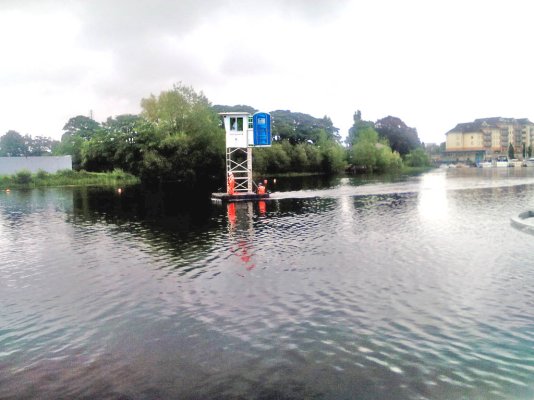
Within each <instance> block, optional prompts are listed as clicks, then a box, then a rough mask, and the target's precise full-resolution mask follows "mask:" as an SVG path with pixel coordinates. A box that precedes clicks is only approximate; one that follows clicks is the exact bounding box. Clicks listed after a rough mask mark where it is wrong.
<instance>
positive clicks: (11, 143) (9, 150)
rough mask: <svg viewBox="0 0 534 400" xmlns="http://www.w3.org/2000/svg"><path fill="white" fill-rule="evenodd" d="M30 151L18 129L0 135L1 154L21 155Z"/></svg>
mask: <svg viewBox="0 0 534 400" xmlns="http://www.w3.org/2000/svg"><path fill="white" fill-rule="evenodd" d="M27 153H28V147H27V146H26V142H25V140H24V138H23V137H22V135H21V134H20V133H18V132H17V131H13V130H10V131H8V132H7V133H6V134H5V135H4V136H2V137H0V156H2V157H21V156H25V155H27Z"/></svg>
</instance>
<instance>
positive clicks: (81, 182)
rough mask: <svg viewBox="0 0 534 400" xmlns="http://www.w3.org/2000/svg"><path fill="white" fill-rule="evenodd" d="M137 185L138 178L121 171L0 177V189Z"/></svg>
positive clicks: (65, 172) (66, 171)
mask: <svg viewBox="0 0 534 400" xmlns="http://www.w3.org/2000/svg"><path fill="white" fill-rule="evenodd" d="M136 183H139V178H137V177H135V176H133V175H131V174H128V173H126V172H124V171H122V170H114V171H112V172H87V171H83V170H82V171H72V170H67V169H66V170H61V171H58V172H57V173H55V174H50V173H48V172H45V171H39V172H37V173H35V174H32V173H30V172H29V171H19V172H17V173H16V174H14V175H0V189H23V188H37V187H46V186H119V185H120V186H126V185H133V184H136Z"/></svg>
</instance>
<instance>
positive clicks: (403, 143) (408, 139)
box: [375, 116, 421, 155]
mask: <svg viewBox="0 0 534 400" xmlns="http://www.w3.org/2000/svg"><path fill="white" fill-rule="evenodd" d="M375 129H376V131H377V132H378V133H379V135H380V137H382V138H384V139H387V141H388V143H389V145H390V147H391V149H392V150H394V151H397V152H399V153H400V154H401V155H404V154H408V153H409V152H410V150H414V149H416V148H418V147H419V146H420V145H421V142H420V141H419V136H418V135H417V130H416V129H415V128H410V127H409V126H407V125H406V124H405V123H404V122H403V121H402V120H401V119H400V118H397V117H392V116H388V117H385V118H382V119H379V120H378V121H376V123H375Z"/></svg>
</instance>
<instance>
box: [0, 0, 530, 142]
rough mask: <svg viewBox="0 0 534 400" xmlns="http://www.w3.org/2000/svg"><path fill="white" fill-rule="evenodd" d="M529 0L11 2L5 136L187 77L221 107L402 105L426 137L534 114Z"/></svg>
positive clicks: (5, 16)
mask: <svg viewBox="0 0 534 400" xmlns="http://www.w3.org/2000/svg"><path fill="white" fill-rule="evenodd" d="M530 3H531V2H530V1H529V0H524V1H520V0H502V1H493V0H485V1H482V0H480V1H479V0H461V1H460V0H446V1H445V0H434V1H428V0H403V1H399V0H369V1H358V0H330V1H329V0H271V1H257V0H248V1H245V0H178V1H171V0H61V1H60V0H0V50H1V58H0V135H2V134H4V133H5V132H7V131H8V130H10V129H13V130H16V131H18V132H20V133H21V134H26V133H28V134H31V135H32V136H37V135H44V136H51V137H53V138H60V136H61V134H62V127H63V126H64V124H65V123H66V122H67V120H68V119H69V118H70V117H73V116H76V115H79V114H82V115H87V116H88V115H89V113H90V111H91V110H92V112H93V116H94V118H95V119H96V120H97V121H104V120H105V119H106V118H107V117H108V116H116V115H119V114H124V113H138V112H139V111H140V106H139V104H140V101H141V99H142V98H144V97H148V96H149V95H150V94H155V95H157V94H159V93H160V92H161V91H162V90H168V89H171V88H172V85H173V83H177V82H182V83H183V84H185V85H190V86H193V88H194V89H195V90H197V91H202V92H204V94H205V95H206V96H207V97H208V99H209V100H210V101H211V102H212V103H213V104H228V105H233V104H247V105H251V106H253V107H255V108H257V109H261V110H262V111H272V110H275V109H288V110H291V111H298V112H303V113H307V114H311V115H313V116H315V117H323V116H324V115H328V116H329V117H330V118H332V120H333V122H334V125H335V126H337V127H338V128H340V133H341V134H342V135H343V136H346V134H347V130H348V128H349V127H350V126H351V125H352V116H353V114H354V112H355V111H356V110H361V112H362V117H363V118H364V119H366V120H373V121H375V120H377V119H379V118H382V117H385V116H388V115H393V116H396V117H399V118H401V119H402V120H403V121H404V122H405V123H406V124H407V125H409V126H411V127H414V128H416V129H417V131H418V133H419V137H420V138H421V140H422V141H424V142H436V143H439V142H442V141H444V140H445V132H447V131H448V130H450V129H451V128H453V127H454V126H455V125H456V124H457V123H459V122H469V121H472V120H473V119H475V118H483V117H492V116H503V117H514V118H530V119H531V120H533V119H534V105H533V100H532V97H533V94H534V79H533V75H534V62H533V61H534V55H533V48H532V39H533V38H534V34H533V29H534V25H533V23H532V15H533V14H532V11H533V9H534V5H531V4H530Z"/></svg>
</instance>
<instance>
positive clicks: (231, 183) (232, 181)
mask: <svg viewBox="0 0 534 400" xmlns="http://www.w3.org/2000/svg"><path fill="white" fill-rule="evenodd" d="M234 188H235V178H234V174H233V173H232V172H228V182H227V183H226V193H228V194H229V195H233V194H234Z"/></svg>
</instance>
